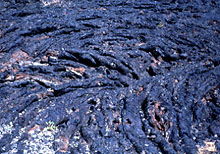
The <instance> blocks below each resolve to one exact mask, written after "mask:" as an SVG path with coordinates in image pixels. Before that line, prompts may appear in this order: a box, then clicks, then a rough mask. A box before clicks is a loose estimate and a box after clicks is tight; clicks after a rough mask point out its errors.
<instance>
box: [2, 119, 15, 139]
mask: <svg viewBox="0 0 220 154" xmlns="http://www.w3.org/2000/svg"><path fill="white" fill-rule="evenodd" d="M13 130H14V128H13V124H12V122H10V123H9V124H7V125H6V124H2V125H1V126H0V140H1V139H2V137H3V136H4V135H5V134H11V133H12V131H13Z"/></svg>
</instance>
